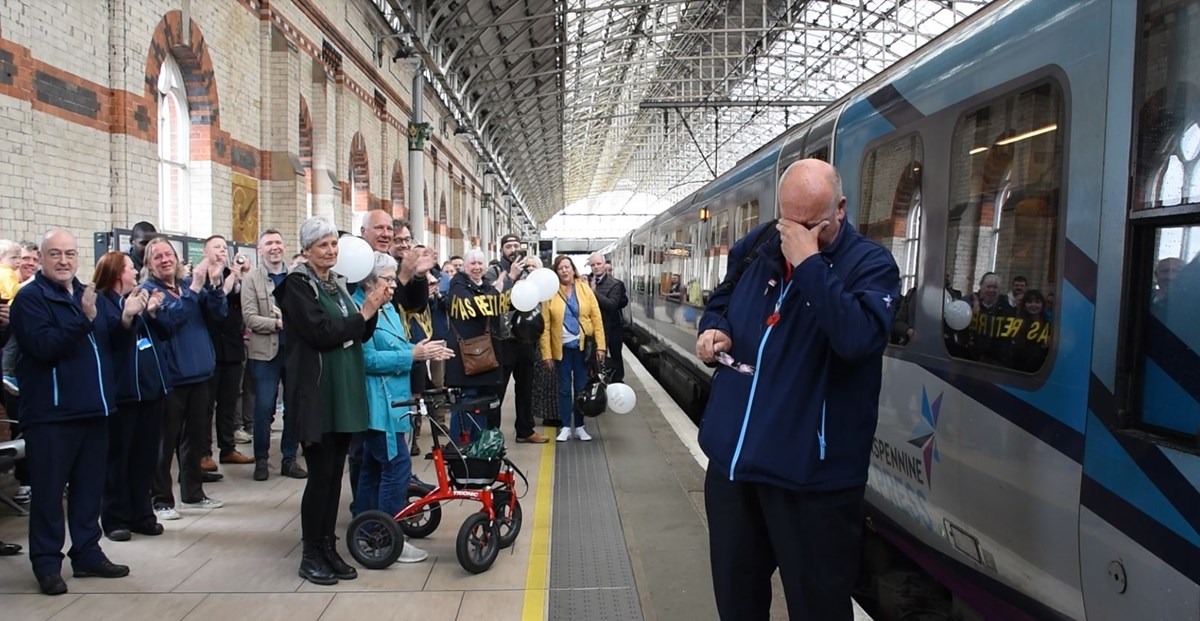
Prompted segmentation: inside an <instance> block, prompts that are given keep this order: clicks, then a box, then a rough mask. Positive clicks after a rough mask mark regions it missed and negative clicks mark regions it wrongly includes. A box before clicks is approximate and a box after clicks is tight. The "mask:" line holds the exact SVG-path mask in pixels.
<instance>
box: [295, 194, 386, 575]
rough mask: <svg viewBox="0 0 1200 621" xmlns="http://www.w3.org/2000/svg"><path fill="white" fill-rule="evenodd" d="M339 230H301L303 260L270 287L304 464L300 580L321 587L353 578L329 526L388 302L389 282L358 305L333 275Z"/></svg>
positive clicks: (316, 226)
mask: <svg viewBox="0 0 1200 621" xmlns="http://www.w3.org/2000/svg"><path fill="white" fill-rule="evenodd" d="M337 233H338V232H337V229H336V228H334V226H333V224H332V223H330V222H329V221H328V220H325V219H322V218H310V219H309V220H307V221H306V222H305V223H304V224H303V225H301V227H300V247H301V248H302V249H303V251H304V255H305V256H306V257H307V259H308V262H307V263H305V264H304V265H301V266H299V267H297V268H296V269H295V270H294V271H293V272H292V273H290V274H288V276H287V278H285V279H284V281H283V284H282V285H280V286H279V287H277V288H276V289H275V295H276V297H277V298H278V299H279V308H280V310H281V311H283V335H284V339H285V340H286V341H287V344H288V345H287V351H286V353H285V356H286V358H285V360H284V372H285V374H286V377H287V380H286V381H285V382H284V397H283V400H284V407H285V408H286V409H287V411H288V415H289V416H290V417H292V422H294V423H295V426H296V427H295V430H296V435H295V437H296V441H297V442H299V443H300V444H302V445H303V446H304V458H305V460H306V461H307V465H308V480H307V482H306V484H305V486H304V498H303V500H302V501H301V503H300V530H301V536H302V538H303V542H304V554H303V557H302V560H301V562H300V577H301V578H304V579H305V580H308V581H309V582H312V583H314V584H324V585H330V584H337V582H338V580H353V579H354V578H357V577H358V572H357V571H355V569H354V568H353V567H351V566H350V565H348V564H347V563H346V562H345V561H344V560H342V557H341V556H340V555H339V554H338V552H337V545H336V542H337V537H336V536H335V535H334V529H335V528H336V527H337V514H338V499H339V498H340V497H341V493H342V473H343V469H344V467H345V465H346V453H347V451H348V450H349V448H350V435H351V434H353V433H359V432H362V431H365V430H366V429H367V390H366V385H367V384H366V370H365V368H364V364H363V346H362V343H363V342H365V341H367V340H369V339H370V338H371V336H372V335H373V333H374V332H375V324H376V319H377V318H376V313H377V312H378V311H379V309H380V307H382V306H383V305H384V304H385V303H386V302H387V301H388V300H390V299H391V297H392V286H391V285H386V286H381V287H375V288H374V289H373V290H372V291H371V292H370V293H368V294H366V295H365V296H364V297H363V298H362V303H361V305H360V304H358V303H356V302H355V301H354V299H353V298H351V297H350V293H349V292H347V291H346V279H345V278H344V277H342V276H340V275H338V274H337V273H336V272H334V271H333V266H334V265H335V264H336V263H337V258H338V236H337Z"/></svg>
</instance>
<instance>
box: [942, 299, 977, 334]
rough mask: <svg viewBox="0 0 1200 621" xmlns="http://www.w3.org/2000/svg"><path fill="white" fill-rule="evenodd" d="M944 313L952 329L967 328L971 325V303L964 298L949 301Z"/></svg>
mask: <svg viewBox="0 0 1200 621" xmlns="http://www.w3.org/2000/svg"><path fill="white" fill-rule="evenodd" d="M942 315H943V317H944V318H945V320H946V325H947V326H950V329H951V330H965V329H967V326H969V325H971V305H970V304H967V303H966V301H964V300H954V301H953V302H947V303H946V304H945V306H944V307H943V309H942Z"/></svg>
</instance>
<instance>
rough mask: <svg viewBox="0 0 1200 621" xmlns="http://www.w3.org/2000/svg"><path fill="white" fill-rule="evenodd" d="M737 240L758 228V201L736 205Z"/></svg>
mask: <svg viewBox="0 0 1200 621" xmlns="http://www.w3.org/2000/svg"><path fill="white" fill-rule="evenodd" d="M737 213H738V227H737V229H738V239H741V238H742V237H744V236H745V235H746V234H747V233H749V232H750V231H751V230H753V229H754V227H756V226H758V199H757V198H756V199H754V200H751V201H750V202H749V203H742V204H741V205H738V208H737Z"/></svg>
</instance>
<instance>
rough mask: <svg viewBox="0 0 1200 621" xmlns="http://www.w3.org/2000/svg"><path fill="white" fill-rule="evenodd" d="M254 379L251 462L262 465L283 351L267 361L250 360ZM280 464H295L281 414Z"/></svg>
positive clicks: (267, 452)
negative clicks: (257, 462)
mask: <svg viewBox="0 0 1200 621" xmlns="http://www.w3.org/2000/svg"><path fill="white" fill-rule="evenodd" d="M250 367H251V369H250V374H251V376H252V377H253V378H254V459H255V460H260V459H261V460H263V461H266V460H267V458H268V457H270V455H271V419H272V418H274V417H275V397H276V394H277V393H278V391H279V380H280V379H283V350H282V349H280V350H279V353H277V354H275V357H274V358H272V359H270V360H266V361H264V360H251V361H250ZM279 450H280V451H281V452H282V453H283V461H295V460H296V441H295V440H294V439H292V429H291V425H289V424H288V414H287V412H284V413H283V438H282V439H281V440H280V441H279Z"/></svg>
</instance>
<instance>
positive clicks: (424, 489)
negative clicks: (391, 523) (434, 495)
mask: <svg viewBox="0 0 1200 621" xmlns="http://www.w3.org/2000/svg"><path fill="white" fill-rule="evenodd" d="M432 491H433V487H432V486H429V485H417V484H415V483H410V484H409V486H408V504H410V505H411V504H412V503H414V502H416V501H418V500H420V499H422V498H424V497H425V496H427V495H428V494H429V492H432ZM441 523H442V505H441V503H437V502H431V503H429V504H427V505H425V506H424V507H421V510H420V511H418V512H417V513H416V514H414V515H413V516H412V517H408V518H405V519H403V520H400V530H403V531H404V534H405V536H407V537H409V538H411V539H424V538H425V537H428V536H430V535H432V534H433V531H435V530H437V528H438V526H439V525H441Z"/></svg>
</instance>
